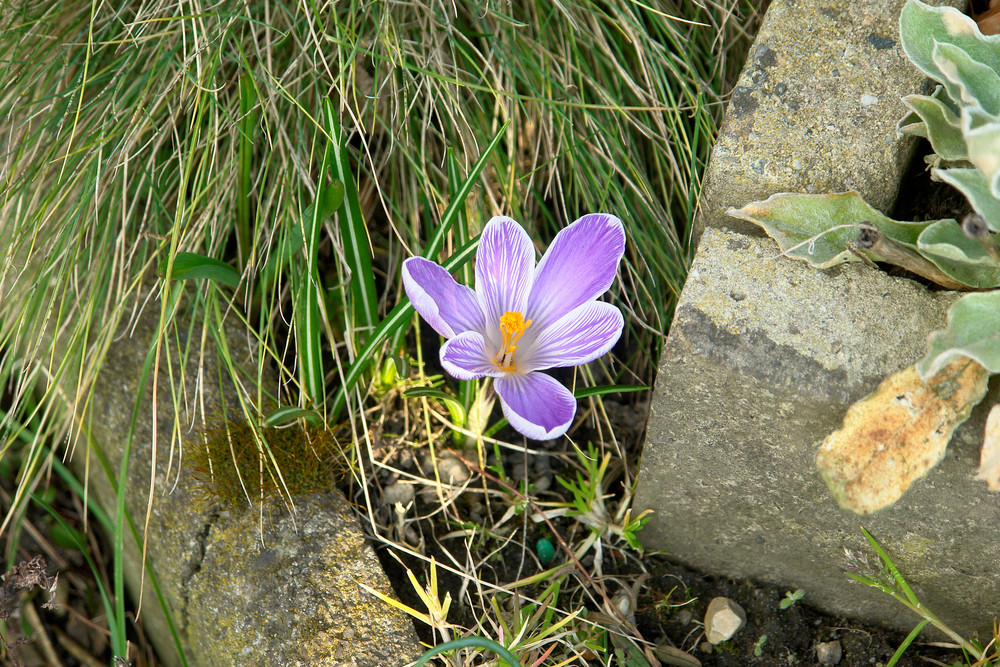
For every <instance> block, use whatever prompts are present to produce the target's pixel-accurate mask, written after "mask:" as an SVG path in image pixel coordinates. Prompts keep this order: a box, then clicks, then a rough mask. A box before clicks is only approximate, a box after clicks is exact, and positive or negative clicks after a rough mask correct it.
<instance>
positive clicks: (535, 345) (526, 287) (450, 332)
mask: <svg viewBox="0 0 1000 667" xmlns="http://www.w3.org/2000/svg"><path fill="white" fill-rule="evenodd" d="M624 252H625V229H624V228H623V226H622V222H621V220H619V219H618V218H616V217H615V216H613V215H608V214H606V213H593V214H590V215H585V216H583V217H582V218H580V219H579V220H577V221H576V222H574V223H573V224H571V225H570V226H568V227H566V228H565V229H563V230H561V231H560V232H559V233H558V234H557V235H556V238H555V239H554V240H553V241H552V245H551V246H549V249H548V251H546V253H545V255H544V256H543V257H542V260H541V261H540V262H539V263H538V266H535V248H534V246H533V245H532V243H531V239H530V238H528V234H527V233H526V232H525V231H524V229H523V228H522V227H521V225H519V224H518V223H517V222H515V221H514V220H512V219H510V218H506V217H502V216H498V217H495V218H493V219H491V220H490V221H489V222H488V223H486V227H485V228H484V229H483V235H482V237H481V239H480V241H479V249H478V250H477V251H476V289H475V290H473V289H471V288H469V287H466V286H465V285H459V284H458V283H457V282H456V281H455V279H454V278H452V277H451V274H449V273H448V271H446V270H445V269H444V268H443V267H441V266H440V265H438V264H435V263H434V262H431V261H429V260H426V259H424V258H422V257H411V258H410V259H408V260H406V261H405V262H403V286H404V287H405V289H406V294H407V296H409V297H410V301H411V302H412V303H413V307H414V308H415V309H416V310H417V312H418V313H420V315H421V316H422V317H423V318H424V319H425V320H427V323H428V324H430V325H431V326H432V327H433V328H434V330H435V331H437V332H438V333H439V334H441V335H442V336H444V337H445V338H446V339H447V341H446V342H445V344H444V345H443V346H442V347H441V365H442V366H443V367H444V369H445V370H446V371H448V373H449V374H451V375H453V376H454V377H456V378H458V379H460V380H475V379H478V378H482V377H491V378H493V385H494V388H495V390H496V393H497V395H498V396H499V397H500V404H501V405H502V406H503V413H504V416H505V417H507V421H509V422H510V424H511V426H513V427H514V428H515V429H517V430H518V431H520V432H521V433H523V434H524V435H526V436H528V437H529V438H534V439H536V440H548V439H551V438H557V437H559V436H560V435H562V434H563V433H565V432H566V430H567V429H568V428H569V426H570V424H571V423H572V421H573V416H574V415H575V414H576V399H575V398H574V397H573V394H572V393H571V392H570V391H569V390H568V389H567V388H566V387H564V386H562V385H561V384H559V383H558V382H557V381H556V380H555V379H553V378H552V377H551V376H549V375H547V374H545V373H539V372H538V371H541V370H545V369H547V368H559V367H564V366H577V365H579V364H585V363H587V362H589V361H593V360H594V359H597V358H598V357H600V356H602V355H603V354H605V353H606V352H607V351H608V350H610V349H611V348H612V347H613V346H614V344H615V343H616V342H617V341H618V337H619V336H620V335H621V332H622V327H623V326H624V319H623V318H622V314H621V311H619V310H618V308H616V307H615V306H612V305H611V304H609V303H604V302H602V301H598V300H597V297H599V296H600V295H601V294H603V293H604V292H605V291H607V289H608V288H609V287H610V286H611V283H612V282H613V281H614V279H615V274H616V273H617V271H618V262H619V261H620V260H621V258H622V254H623V253H624Z"/></svg>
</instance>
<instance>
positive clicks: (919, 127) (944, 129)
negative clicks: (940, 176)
mask: <svg viewBox="0 0 1000 667" xmlns="http://www.w3.org/2000/svg"><path fill="white" fill-rule="evenodd" d="M943 91H944V89H943V88H942V87H941V86H938V87H937V90H935V91H934V94H933V95H930V96H927V95H907V96H906V97H904V98H903V103H904V104H905V105H906V106H907V107H909V108H910V109H912V110H913V113H914V114H916V116H917V117H918V118H919V120H920V122H914V121H913V119H912V117H911V115H907V116H905V117H904V118H903V119H902V120H900V121H899V125H898V129H899V131H900V132H902V133H904V134H910V135H914V136H918V137H926V138H927V140H928V141H930V142H931V147H932V148H933V149H934V152H935V153H937V154H938V155H940V156H941V157H942V158H944V159H945V160H967V159H969V156H968V153H967V151H966V148H965V137H964V136H963V135H962V127H961V119H960V118H959V117H958V114H956V113H955V112H954V111H953V110H952V109H951V107H950V105H949V104H947V103H945V101H944V100H943V99H942V94H943Z"/></svg>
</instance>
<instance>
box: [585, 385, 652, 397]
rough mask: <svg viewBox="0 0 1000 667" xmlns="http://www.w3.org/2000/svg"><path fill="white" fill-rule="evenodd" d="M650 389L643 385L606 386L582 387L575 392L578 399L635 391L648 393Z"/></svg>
mask: <svg viewBox="0 0 1000 667" xmlns="http://www.w3.org/2000/svg"><path fill="white" fill-rule="evenodd" d="M648 390H649V387H647V386H645V385H641V384H606V385H602V386H600V387H580V388H579V389H577V390H576V391H574V392H573V396H574V397H576V398H577V399H580V398H587V397H588V396H604V395H605V394H627V393H629V392H633V391H648Z"/></svg>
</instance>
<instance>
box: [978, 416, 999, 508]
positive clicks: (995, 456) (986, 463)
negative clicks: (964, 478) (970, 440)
mask: <svg viewBox="0 0 1000 667" xmlns="http://www.w3.org/2000/svg"><path fill="white" fill-rule="evenodd" d="M976 479H981V480H983V481H985V482H986V484H987V485H988V486H989V488H990V491H1000V403H998V404H996V405H994V406H993V408H992V409H991V410H990V414H989V416H988V417H987V418H986V435H985V436H984V437H983V451H982V453H981V454H980V455H979V470H977V471H976Z"/></svg>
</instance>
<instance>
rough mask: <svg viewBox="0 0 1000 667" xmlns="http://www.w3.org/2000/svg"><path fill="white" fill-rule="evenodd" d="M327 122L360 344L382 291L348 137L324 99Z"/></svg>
mask: <svg viewBox="0 0 1000 667" xmlns="http://www.w3.org/2000/svg"><path fill="white" fill-rule="evenodd" d="M323 124H324V126H325V129H326V132H327V134H329V135H330V143H329V147H328V154H329V157H328V161H329V166H330V169H331V170H333V172H334V173H335V174H336V177H337V180H338V181H340V183H341V184H343V186H344V191H343V195H342V199H341V201H342V205H341V206H340V214H339V216H338V222H339V227H340V236H341V239H342V241H343V244H344V255H345V257H346V259H347V266H348V268H349V269H350V286H351V318H352V321H351V322H350V325H351V328H352V329H353V330H355V331H356V332H357V333H355V334H354V336H353V338H354V341H355V343H356V344H357V345H358V346H359V347H360V343H361V342H363V341H364V339H365V338H367V337H368V336H369V335H371V332H372V330H373V329H374V328H375V326H376V325H377V324H378V293H377V292H376V291H375V273H374V272H373V271H372V253H371V249H370V247H369V242H368V227H367V225H366V223H365V219H364V216H363V215H362V213H361V202H360V198H359V195H358V187H357V183H356V181H355V178H354V173H353V172H352V170H351V162H350V158H349V157H348V154H347V137H345V136H343V132H342V131H341V127H340V122H339V121H338V120H337V111H336V109H334V107H333V102H331V101H330V100H329V99H326V98H325V99H324V100H323Z"/></svg>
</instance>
